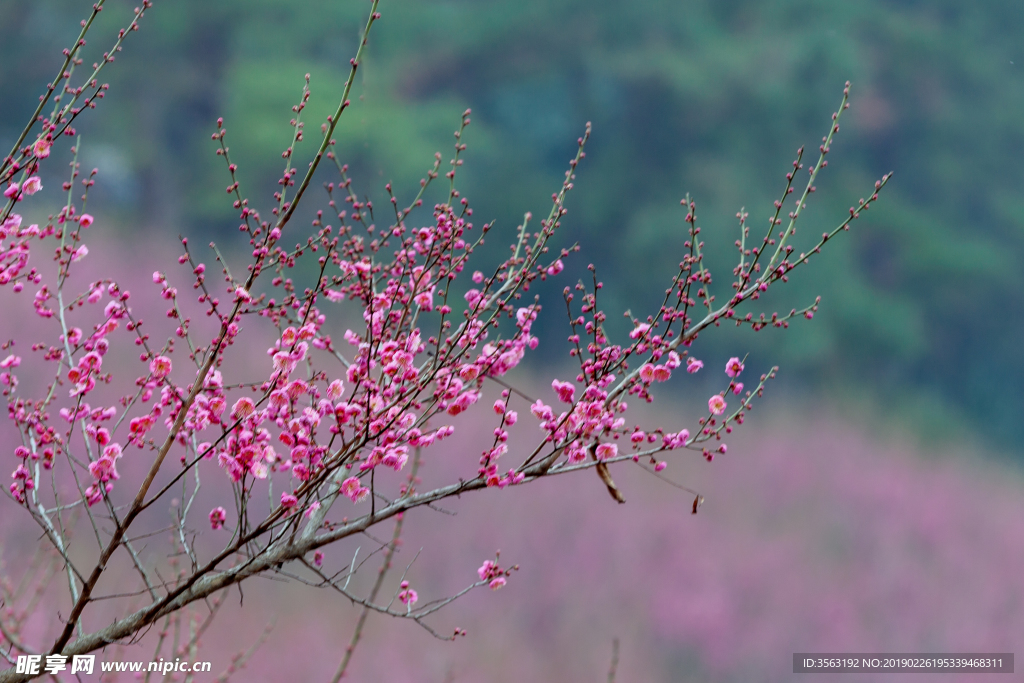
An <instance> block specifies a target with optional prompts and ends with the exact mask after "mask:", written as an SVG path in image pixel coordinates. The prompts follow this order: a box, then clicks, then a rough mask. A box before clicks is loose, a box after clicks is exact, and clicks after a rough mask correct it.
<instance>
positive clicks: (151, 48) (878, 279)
mask: <svg viewBox="0 0 1024 683" xmlns="http://www.w3.org/2000/svg"><path fill="white" fill-rule="evenodd" d="M368 8H369V3H368V2H359V3H355V2H334V1H328V0H308V1H306V2H302V3H296V2H290V1H289V0H202V1H200V0H173V2H172V1H169V0H157V3H156V6H155V7H154V8H153V9H152V10H151V11H150V12H149V13H147V16H146V18H145V20H144V26H143V29H142V31H140V33H139V34H138V35H137V36H131V38H130V40H129V41H128V43H127V44H126V48H125V51H124V53H123V55H122V56H120V57H119V59H118V61H117V63H116V64H114V66H113V68H112V69H111V70H110V73H109V78H108V80H109V81H110V83H111V90H110V95H109V96H108V97H107V98H106V100H105V101H104V102H103V103H102V110H103V111H102V112H97V113H98V115H96V116H92V117H90V118H89V120H88V121H86V122H85V123H84V124H83V125H82V126H81V129H82V131H83V132H84V134H85V136H86V145H85V151H84V152H83V154H85V155H86V156H85V158H86V163H87V164H88V163H90V161H89V159H90V157H89V154H90V153H91V154H93V157H92V158H95V159H98V160H99V161H100V162H105V163H106V167H104V169H103V172H104V174H103V175H101V182H100V185H98V186H97V190H98V191H99V192H98V193H97V199H98V200H100V201H101V202H102V201H105V202H106V204H105V205H104V206H105V207H106V209H107V211H108V212H109V213H110V214H111V215H115V216H118V217H120V220H121V221H122V222H123V224H124V225H126V226H129V225H131V226H136V225H138V226H146V227H147V228H151V229H170V230H181V231H184V232H186V233H190V234H207V233H212V234H219V235H222V236H223V235H227V234H230V232H231V231H232V230H233V228H234V224H235V223H234V221H235V217H234V211H233V210H232V208H231V206H230V203H229V201H228V200H227V198H226V197H225V195H224V194H223V192H222V191H223V187H224V186H226V185H227V183H228V179H227V176H226V173H225V171H224V169H223V163H222V161H221V160H220V159H218V158H217V157H216V156H214V154H213V149H214V148H213V146H212V143H211V142H210V139H209V134H210V133H211V132H212V131H213V130H214V126H215V123H214V122H215V120H216V118H217V117H218V116H224V117H225V120H226V126H227V128H228V129H229V134H228V144H229V145H230V146H231V150H232V155H233V158H234V160H235V161H237V163H239V165H240V168H241V171H240V173H241V176H240V177H241V179H242V182H243V190H245V191H246V192H247V193H248V195H249V196H251V197H254V198H258V199H259V200H260V202H262V205H263V206H268V205H269V204H270V194H271V193H272V192H273V191H274V189H275V187H276V180H277V178H278V176H279V175H280V173H281V168H282V161H281V158H280V152H281V151H282V150H283V149H284V148H285V147H286V146H287V145H288V142H289V140H290V135H291V128H290V127H289V126H288V119H289V118H290V116H291V112H290V107H291V106H292V105H293V104H295V103H296V102H298V99H299V97H300V93H301V88H302V83H303V75H304V74H305V73H307V72H308V73H310V74H311V77H312V79H311V82H312V91H313V97H312V100H311V103H310V106H309V108H308V109H307V110H306V112H305V118H304V120H305V121H307V122H308V123H307V140H311V139H315V138H316V137H317V135H316V133H317V128H318V126H319V123H320V122H322V121H323V120H324V118H325V117H326V115H327V114H328V113H329V112H330V111H332V110H333V108H334V107H335V106H336V104H337V102H336V100H337V97H338V96H339V93H340V90H341V86H342V83H343V81H344V78H345V76H346V74H347V69H348V59H349V57H350V56H351V55H352V54H354V50H355V47H356V42H357V40H358V32H359V29H360V27H361V25H362V22H363V21H364V20H365V12H366V11H367V10H368ZM130 9H131V4H130V3H124V2H121V1H120V0H110V1H109V2H108V4H107V9H106V10H105V11H104V12H103V14H102V16H101V19H102V21H101V22H100V25H99V26H98V29H97V30H96V31H95V33H94V35H93V36H92V38H91V39H90V47H91V48H94V49H96V50H100V49H102V47H103V46H104V45H106V44H108V43H109V42H112V36H113V33H114V31H115V30H116V27H117V26H120V25H123V24H124V23H126V22H127V17H128V13H129V12H130ZM87 10H88V3H87V2H81V1H79V0H75V1H72V0H31V1H29V0H0V17H3V18H4V20H3V21H2V22H0V58H2V59H3V64H4V65H5V66H4V69H3V70H2V71H0V92H2V93H3V97H4V103H5V105H4V107H3V108H2V109H0V142H7V143H8V144H9V142H10V141H12V140H13V139H14V137H15V135H16V134H17V131H18V130H20V126H21V125H22V123H23V121H24V118H25V117H26V116H27V115H28V113H29V112H30V111H31V109H30V107H31V106H32V103H33V98H34V97H35V95H36V94H37V93H38V92H39V91H40V88H41V86H42V85H43V84H44V83H45V82H46V81H47V80H48V79H49V78H51V77H52V72H53V71H54V70H55V69H56V67H57V65H58V64H59V55H60V48H61V47H63V46H64V45H65V44H67V43H68V42H69V41H70V40H72V39H73V36H74V34H75V32H76V31H77V21H78V19H79V18H80V17H81V16H84V15H85V13H86V12H87ZM381 11H382V12H383V15H384V18H383V21H382V22H381V23H380V24H378V25H377V27H376V28H375V29H374V35H373V36H372V38H371V44H370V49H369V51H368V54H367V59H366V63H365V68H364V69H362V70H361V71H360V75H359V79H358V83H357V87H356V89H355V90H354V98H355V97H358V98H359V99H358V100H357V101H355V102H354V105H355V106H353V108H352V109H351V110H350V111H349V112H348V113H347V114H346V115H345V118H344V119H343V121H342V122H341V123H340V125H339V127H338V132H337V136H336V137H337V140H338V146H339V149H340V150H341V155H342V156H343V157H344V161H346V162H349V163H351V164H352V169H353V177H354V178H355V187H356V190H357V192H358V193H359V194H360V195H363V194H366V195H368V196H370V197H372V198H374V199H375V200H376V201H377V202H378V206H383V207H386V200H385V198H384V194H383V185H384V183H386V182H388V181H389V180H390V181H393V182H394V184H395V188H396V192H397V193H398V195H399V198H400V200H401V199H402V198H406V199H407V198H410V197H411V196H412V194H413V193H414V192H415V191H416V189H417V187H418V180H419V178H421V177H422V176H423V175H424V173H425V171H426V169H427V168H429V167H430V165H431V163H432V160H433V153H434V151H435V150H443V152H444V154H445V161H447V159H448V158H449V157H450V155H451V144H452V138H451V131H452V130H454V128H455V127H456V126H457V125H458V116H459V114H460V113H461V111H462V110H463V109H464V108H466V107H472V108H473V111H474V115H473V124H472V126H471V127H470V129H469V132H468V133H467V135H466V138H465V141H466V142H467V143H468V144H469V150H468V152H467V153H466V155H465V158H466V166H465V167H463V169H461V170H460V175H461V182H460V187H461V188H462V190H463V194H464V196H467V197H468V198H469V199H470V201H471V204H472V206H473V207H474V209H475V214H474V218H475V219H477V220H478V222H484V221H489V220H495V221H496V228H495V229H496V231H498V237H495V238H492V239H491V240H490V241H491V242H492V243H495V244H493V245H492V246H494V247H495V249H494V251H493V252H492V253H495V254H496V253H498V251H497V244H496V243H498V242H504V241H505V240H504V238H505V237H507V236H510V235H511V231H512V229H513V228H514V226H515V225H516V224H517V223H518V222H519V221H521V219H522V214H523V212H524V211H526V210H533V211H534V212H535V213H542V212H545V211H546V209H545V205H546V203H547V202H548V201H549V199H548V198H549V196H550V193H551V192H552V191H554V190H555V189H557V187H558V184H559V182H560V180H561V175H562V173H563V171H564V168H565V165H566V163H567V161H568V159H569V158H570V155H571V153H572V151H573V149H574V147H575V140H576V138H577V136H578V135H579V134H580V133H581V132H582V130H583V126H584V123H585V122H586V121H587V120H592V121H593V122H594V135H593V138H592V142H591V144H590V146H589V148H588V155H587V159H586V160H585V162H584V164H583V166H582V167H581V169H580V171H579V178H578V182H577V184H576V189H575V191H574V196H573V197H572V198H571V199H570V201H569V207H570V213H569V215H568V217H567V218H566V220H565V221H564V227H565V230H564V234H563V236H562V243H561V244H562V245H563V246H568V245H571V244H572V243H575V242H578V243H580V244H581V246H582V253H581V254H580V255H578V256H577V257H575V258H576V261H575V263H574V265H572V266H571V267H570V269H569V273H570V274H572V275H573V276H578V275H581V274H583V272H584V271H583V266H585V265H586V263H587V262H593V263H595V264H597V266H598V270H599V273H600V274H601V276H602V279H603V280H604V281H606V282H607V283H608V284H609V286H608V287H607V288H606V289H605V290H604V292H605V293H606V294H605V298H604V302H605V304H606V305H607V308H608V311H609V314H610V316H611V317H612V319H613V320H616V321H620V320H621V319H619V318H618V317H617V316H618V313H617V311H618V312H621V311H622V310H623V309H626V308H630V309H631V310H632V311H633V313H634V314H637V315H639V314H640V313H641V311H647V310H649V309H650V307H652V306H655V305H657V302H658V301H659V300H660V293H661V291H662V290H663V289H664V287H665V285H666V284H667V279H668V278H669V277H670V276H671V274H672V273H673V271H674V268H675V266H676V264H677V263H678V261H679V260H680V258H681V253H682V242H683V237H682V230H683V223H682V218H683V212H682V210H681V209H680V208H679V200H680V198H681V197H683V196H684V195H685V194H686V193H690V194H691V195H692V196H693V197H694V199H695V200H696V201H697V204H698V209H699V211H698V215H699V221H698V222H699V224H700V225H702V226H703V227H704V231H703V233H702V234H703V235H704V236H705V238H706V241H707V245H708V250H709V252H710V254H709V259H710V260H711V262H712V263H713V264H714V265H715V266H716V268H717V280H716V285H717V289H716V292H717V294H718V297H719V299H720V300H721V299H723V298H724V297H726V296H727V295H728V292H729V291H730V290H729V289H728V279H729V272H730V270H731V266H732V263H733V262H732V260H731V259H732V257H733V255H734V253H735V251H734V247H733V246H732V244H733V241H734V240H735V239H736V238H737V237H738V229H737V225H736V220H735V218H734V215H735V214H736V212H737V211H739V210H740V208H741V207H746V209H747V210H748V211H749V212H750V219H749V223H750V225H751V226H752V234H754V235H757V236H758V237H759V236H760V235H761V234H762V233H761V230H763V228H764V227H765V226H766V224H767V217H768V215H769V212H770V211H771V209H772V201H773V200H774V199H775V198H777V196H778V195H779V193H780V192H781V191H782V189H783V187H784V177H783V176H784V174H785V172H786V171H787V169H788V167H789V163H790V161H791V160H792V158H793V153H794V150H795V149H796V148H797V147H798V146H799V145H801V144H806V145H807V147H808V149H809V150H811V151H812V152H813V151H814V150H816V148H817V145H818V141H819V139H820V136H821V135H822V134H823V133H824V132H826V130H827V127H828V121H829V115H830V113H831V112H832V111H833V110H834V108H835V107H836V106H837V104H838V102H839V99H840V95H841V90H842V86H843V83H844V81H846V80H848V79H849V80H851V81H853V84H854V85H853V91H852V95H853V99H852V102H853V104H852V106H851V108H850V110H849V111H848V112H847V115H846V117H845V118H844V120H843V126H842V130H841V131H840V134H839V136H838V139H837V141H836V143H835V144H834V146H833V153H832V154H831V155H830V161H831V162H832V163H831V164H830V166H829V167H828V168H827V169H826V170H825V172H824V174H823V175H822V176H821V178H820V181H819V183H818V191H817V193H816V194H815V195H813V197H812V200H813V201H812V203H811V205H810V207H809V209H808V211H807V212H806V214H805V215H804V217H802V219H801V230H800V231H799V232H798V235H797V237H798V238H800V240H802V241H798V242H797V250H798V251H799V250H800V249H801V247H803V248H806V246H807V245H809V244H811V243H813V241H814V239H815V237H816V236H818V235H820V234H821V233H822V232H823V231H825V230H828V229H830V228H831V227H833V226H834V225H835V224H836V223H837V222H838V221H840V220H842V219H843V218H844V217H845V215H846V214H847V208H848V207H849V206H851V205H852V204H854V203H855V202H856V200H857V199H858V198H860V197H863V196H866V195H867V193H869V192H870V191H871V187H872V185H873V183H874V180H875V179H876V178H878V177H880V176H881V175H882V174H884V173H886V172H888V171H890V170H892V171H895V173H896V175H895V179H894V181H893V182H892V184H891V185H890V186H889V187H888V188H886V191H885V193H884V196H883V198H882V200H881V202H880V203H879V204H878V205H876V207H875V208H872V209H871V210H870V211H869V212H867V213H866V214H865V215H864V216H863V217H862V218H861V219H859V220H858V221H857V222H856V223H855V224H854V228H855V229H854V230H853V231H851V233H850V234H849V235H843V236H841V238H840V239H839V240H838V242H840V243H837V244H835V245H830V248H829V249H827V250H826V252H825V253H823V254H822V255H821V256H820V257H818V258H816V259H814V260H812V261H811V263H810V265H809V266H808V267H807V268H805V269H801V270H802V272H801V271H797V272H796V273H795V275H794V277H793V278H792V281H791V282H790V283H789V285H787V286H786V287H784V288H782V289H783V291H782V292H780V296H778V297H777V298H774V299H770V300H769V301H768V303H766V304H765V306H766V309H765V310H766V311H767V312H768V313H771V311H772V310H779V311H788V310H789V308H791V307H793V306H798V305H805V304H806V303H808V302H809V301H811V300H813V297H814V296H815V295H817V294H820V295H821V296H822V308H821V311H820V313H819V315H817V316H816V318H815V320H814V322H813V323H806V322H802V321H801V322H799V323H797V324H796V325H795V327H798V328H799V331H798V332H796V331H794V332H796V333H793V332H790V333H789V334H780V333H778V332H771V331H766V332H762V333H760V335H761V336H760V338H758V339H751V338H750V336H749V332H748V333H745V335H746V336H745V337H743V338H741V337H737V336H735V335H723V336H722V337H720V338H719V339H721V340H722V341H719V342H716V345H717V346H716V347H715V348H707V347H704V348H700V347H699V343H698V356H700V357H704V358H705V359H712V360H713V364H712V363H709V367H715V366H717V365H718V363H719V361H724V359H725V358H726V357H727V356H729V355H737V354H738V355H742V354H743V351H744V350H745V349H747V348H751V349H755V352H754V353H753V354H752V356H751V362H752V363H753V365H752V367H755V368H765V367H767V366H768V365H769V364H771V363H775V362H778V363H780V364H782V366H783V368H784V373H783V377H787V376H788V377H789V378H790V381H791V382H792V385H791V386H794V387H796V388H799V389H800V390H811V391H843V390H855V391H863V390H864V389H865V388H867V389H868V390H869V391H870V392H871V394H872V395H874V396H875V397H876V400H877V401H878V403H879V405H880V406H881V409H882V410H884V411H887V412H888V411H893V412H898V411H899V410H900V405H902V404H906V405H911V404H913V405H920V404H921V398H920V397H922V396H923V397H927V399H928V401H929V402H935V404H936V405H942V406H949V407H951V408H952V409H953V410H955V411H957V412H959V413H961V414H963V415H966V416H968V417H969V418H970V419H972V420H973V421H974V424H975V425H976V426H978V427H980V428H982V429H983V430H984V431H985V432H987V433H989V434H991V435H992V436H993V437H995V438H996V439H997V440H999V441H1001V442H1003V443H1004V444H1013V443H1015V442H1016V441H1017V440H1018V439H1019V438H1020V437H1022V436H1024V426H1022V425H1024V420H1022V419H1021V416H1022V413H1024V391H1022V390H1021V386H1022V385H1024V355H1022V354H1021V353H1020V352H1019V351H1018V348H1019V346H1020V341H1019V340H1020V339H1021V336H1022V333H1024V315H1022V314H1024V287H1022V284H1024V282H1022V280H1024V278H1022V277H1021V274H1020V268H1018V267H1017V266H1016V263H1017V262H1018V261H1020V260H1021V258H1022V257H1024V155H1022V152H1024V116H1022V112H1024V75H1022V71H1021V70H1022V69H1024V49H1022V45H1024V44H1022V43H1021V41H1020V36H1021V35H1022V30H1024V4H1022V3H1020V2H1012V1H1009V0H991V1H988V2H978V3H963V2H960V1H959V0H927V1H924V0H921V1H917V0H888V1H887V2H882V1H881V0H865V1H864V2H856V3H853V2H840V1H838V0H802V1H799V0H650V1H649V2H646V3H636V2H625V1H623V0H605V1H602V2H593V1H589V2H584V1H583V0H516V1H515V2H513V1H511V0H488V1H483V0H473V1H469V0H444V1H437V0H432V1H426V0H384V1H383V2H382V3H381ZM313 144H314V143H311V142H307V143H306V144H305V146H304V148H301V149H304V150H305V151H306V153H307V154H309V153H311V152H312V147H313ZM90 150H92V151H91V152H90ZM299 158H302V157H301V154H300V155H299ZM805 160H807V161H809V162H811V163H813V157H812V156H810V155H809V156H808V157H805ZM300 163H301V162H300ZM101 165H102V164H101ZM108 167H109V168H108ZM333 179H334V178H332V177H329V169H328V171H325V172H324V173H323V180H324V182H326V181H327V180H333ZM439 199H440V195H439V194H435V195H430V196H428V200H429V201H437V200H439ZM318 201H319V200H318ZM420 216H421V219H422V220H424V221H426V220H428V216H427V215H426V213H424V214H421V215H420ZM378 218H380V216H378ZM502 231H503V232H502ZM499 237H500V239H499ZM563 277H564V276H563ZM569 281H571V280H569ZM560 285H561V283H559V286H560ZM556 290H557V287H556V288H553V291H552V293H554V291H556ZM754 310H755V311H759V310H760V309H754ZM541 322H542V324H543V325H545V326H547V328H548V329H549V330H550V331H552V332H554V331H557V332H558V334H559V335H560V334H561V333H562V330H563V327H562V325H563V322H562V320H561V318H560V313H559V311H558V306H551V307H549V310H548V311H547V312H546V315H545V317H544V318H543V319H542V321H541ZM616 324H618V325H620V326H621V327H623V328H624V326H625V323H624V322H617V323H616ZM553 338H555V339H557V338H558V336H554V337H553ZM556 355H557V354H552V357H554V356H556Z"/></svg>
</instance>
